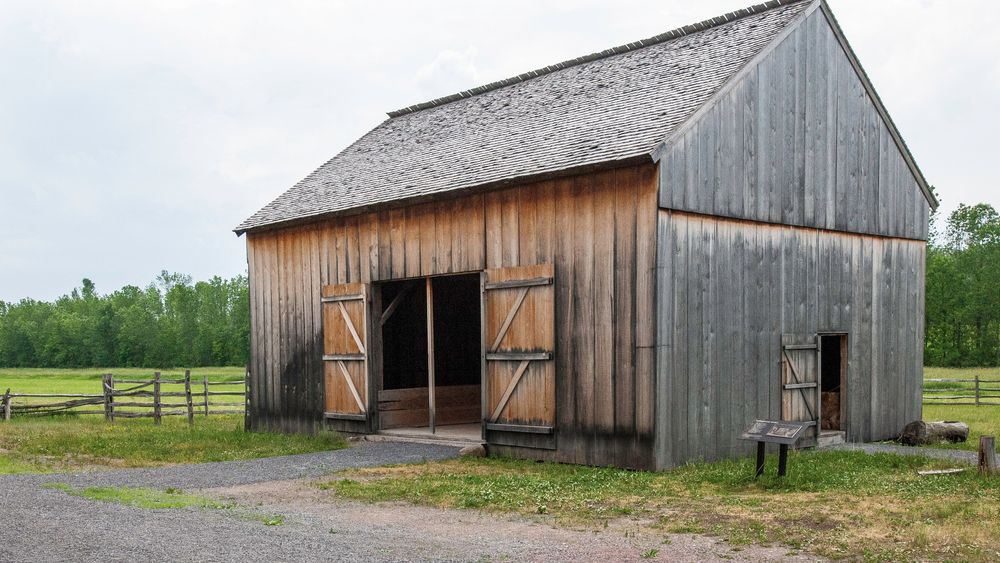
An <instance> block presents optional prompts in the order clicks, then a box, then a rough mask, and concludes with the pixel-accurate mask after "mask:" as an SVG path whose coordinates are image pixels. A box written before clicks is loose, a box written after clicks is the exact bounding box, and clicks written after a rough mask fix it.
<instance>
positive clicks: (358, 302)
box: [321, 283, 369, 431]
mask: <svg viewBox="0 0 1000 563" xmlns="http://www.w3.org/2000/svg"><path fill="white" fill-rule="evenodd" d="M321 295H322V297H321V299H322V301H323V371H324V398H325V399H324V400H325V403H324V411H325V414H326V418H330V419H335V420H346V421H356V422H359V423H363V424H355V425H352V427H345V428H343V429H344V430H352V429H353V430H356V431H364V430H365V427H366V426H367V422H368V410H369V409H368V397H369V389H368V357H369V354H368V342H369V338H368V318H367V313H368V286H367V284H362V283H347V284H339V285H327V286H324V287H323V291H322V294H321Z"/></svg>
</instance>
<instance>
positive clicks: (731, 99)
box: [659, 9, 930, 240]
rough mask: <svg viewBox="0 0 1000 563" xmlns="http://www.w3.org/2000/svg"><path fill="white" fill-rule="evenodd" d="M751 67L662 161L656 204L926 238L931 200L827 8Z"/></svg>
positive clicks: (663, 153) (666, 149) (670, 147)
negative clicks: (884, 119) (838, 37)
mask: <svg viewBox="0 0 1000 563" xmlns="http://www.w3.org/2000/svg"><path fill="white" fill-rule="evenodd" d="M793 25H795V24H793ZM751 64H753V66H752V67H749V68H747V69H746V70H745V72H744V73H743V75H742V77H741V78H740V79H739V81H738V82H737V83H735V84H734V85H733V87H732V88H729V89H728V90H727V91H726V92H725V93H724V94H723V95H722V96H721V97H719V98H718V99H716V100H715V101H714V105H713V106H711V107H710V108H709V109H708V110H707V111H704V112H702V113H701V115H700V116H699V117H697V121H695V122H694V123H692V124H691V125H689V126H687V127H686V128H685V129H683V132H682V133H681V134H680V135H679V136H678V137H676V138H675V139H673V141H672V142H671V143H670V144H669V145H668V146H666V147H664V148H663V149H662V150H661V152H660V153H659V155H660V174H661V178H660V197H659V203H660V207H662V208H666V209H674V210H678V211H690V212H693V213H702V214H707V215H718V216H723V217H732V218H738V219H749V220H752V221H762V222H768V223H777V224H784V225H796V226H804V227H816V228H820V229H829V230H836V231H845V232H852V233H863V234H872V235H881V236H890V237H900V238H909V239H919V240H926V238H927V217H928V213H929V209H930V208H929V205H928V203H927V200H926V198H925V197H924V195H923V192H922V191H921V189H920V186H919V184H918V183H917V180H916V178H915V177H914V175H913V174H912V172H911V171H910V168H909V167H908V166H907V164H906V160H905V159H904V157H903V154H902V153H901V152H900V150H899V148H898V146H897V145H896V143H895V141H894V139H893V137H892V135H891V134H890V132H889V129H888V127H887V125H886V123H885V122H884V121H883V119H882V117H881V115H880V114H879V112H878V110H877V108H876V105H875V103H874V102H873V100H872V99H871V97H869V95H868V93H867V92H866V90H865V88H864V86H863V83H862V81H861V79H860V78H859V76H858V74H857V72H856V71H855V69H854V67H853V66H852V64H851V61H850V59H849V58H848V56H847V55H846V53H845V52H844V50H843V48H842V46H841V44H840V43H839V41H838V39H837V36H836V35H835V33H834V31H833V28H832V27H831V25H830V22H829V21H828V20H827V18H826V15H825V14H824V12H823V10H820V9H816V10H813V11H812V13H811V14H809V15H808V16H807V17H806V18H805V19H804V20H803V21H801V22H799V23H798V24H797V27H796V28H795V29H793V30H791V32H790V33H789V34H788V35H787V36H786V37H785V38H784V39H782V40H781V42H780V43H779V44H778V45H776V46H775V47H774V49H773V50H772V51H771V52H770V53H768V54H767V55H766V56H764V57H763V58H762V59H761V60H759V61H758V62H756V63H751Z"/></svg>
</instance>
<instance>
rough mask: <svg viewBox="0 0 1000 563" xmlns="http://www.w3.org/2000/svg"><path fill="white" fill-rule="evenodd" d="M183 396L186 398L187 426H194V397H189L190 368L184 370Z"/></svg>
mask: <svg viewBox="0 0 1000 563" xmlns="http://www.w3.org/2000/svg"><path fill="white" fill-rule="evenodd" d="M184 398H185V399H186V400H187V409H188V426H194V399H192V397H191V370H189V369H186V370H184Z"/></svg>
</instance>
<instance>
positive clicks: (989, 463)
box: [979, 436, 997, 475]
mask: <svg viewBox="0 0 1000 563" xmlns="http://www.w3.org/2000/svg"><path fill="white" fill-rule="evenodd" d="M979 472H980V473H982V474H983V475H992V474H994V473H996V472H997V444H996V440H995V439H994V438H993V436H980V437H979Z"/></svg>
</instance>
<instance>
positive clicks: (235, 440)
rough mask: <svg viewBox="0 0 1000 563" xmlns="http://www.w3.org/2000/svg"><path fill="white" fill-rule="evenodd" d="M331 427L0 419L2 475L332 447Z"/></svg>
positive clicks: (337, 442) (335, 443)
mask: <svg viewBox="0 0 1000 563" xmlns="http://www.w3.org/2000/svg"><path fill="white" fill-rule="evenodd" d="M345 445H346V443H345V441H344V439H343V438H342V437H341V436H340V435H338V434H335V433H332V432H321V433H319V434H316V435H314V436H308V435H302V434H296V435H287V434H276V433H270V432H245V431H244V430H243V417H242V416H222V415H220V416H209V417H196V418H195V425H194V427H193V428H189V427H188V425H187V421H186V420H185V419H183V417H174V418H165V419H164V420H163V424H162V425H160V426H156V425H154V424H153V421H152V420H150V419H129V420H119V421H116V422H114V423H107V422H105V421H104V419H103V418H101V417H96V416H72V415H69V416H58V417H45V418H41V417H39V418H22V419H14V420H12V421H11V422H0V473H25V472H38V471H61V470H74V469H81V468H84V469H86V468H92V467H151V466H159V465H169V464H175V463H198V462H206V461H229V460H236V459H252V458H258V457H268V456H275V455H288V454H297V453H307V452H315V451H325V450H335V449H339V448H342V447H344V446H345Z"/></svg>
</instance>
